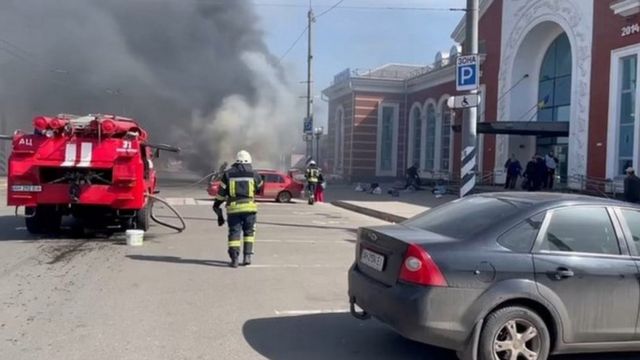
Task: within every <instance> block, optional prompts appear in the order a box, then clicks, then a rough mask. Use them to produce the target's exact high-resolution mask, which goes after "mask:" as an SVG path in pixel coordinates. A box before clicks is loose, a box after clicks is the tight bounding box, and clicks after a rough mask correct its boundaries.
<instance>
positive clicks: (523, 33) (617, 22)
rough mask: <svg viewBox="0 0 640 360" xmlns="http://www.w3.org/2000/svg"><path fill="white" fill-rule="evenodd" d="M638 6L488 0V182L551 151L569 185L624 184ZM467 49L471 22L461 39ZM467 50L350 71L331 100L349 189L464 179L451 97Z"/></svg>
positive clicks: (483, 127) (331, 137) (483, 132)
mask: <svg viewBox="0 0 640 360" xmlns="http://www.w3.org/2000/svg"><path fill="white" fill-rule="evenodd" d="M639 12H640V0H615V1H610V0H528V1H519V0H481V3H480V27H479V28H480V30H479V39H480V52H481V58H482V65H481V73H482V76H481V95H482V98H483V101H482V104H481V107H480V109H479V111H478V114H479V116H478V122H479V124H478V131H479V133H480V135H479V137H478V139H479V140H478V141H479V143H478V146H479V150H480V151H479V159H478V171H479V172H480V173H482V178H485V179H486V178H490V179H492V180H495V181H497V182H500V181H502V180H503V176H502V170H503V164H504V162H505V161H506V160H507V158H508V157H509V155H510V154H515V155H516V156H517V157H518V158H519V159H520V161H521V162H525V161H526V160H528V159H529V158H530V157H531V156H532V155H534V154H535V153H547V152H549V151H554V152H555V153H556V155H557V157H558V158H559V160H560V166H559V174H560V175H561V177H562V181H563V182H565V183H567V184H568V185H569V186H570V187H574V188H578V187H580V186H584V181H585V179H594V180H597V179H600V180H604V179H612V180H615V179H620V178H621V176H622V174H623V172H624V169H625V168H626V167H628V166H634V167H636V168H637V167H640V118H638V117H639V116H640V112H638V111H636V106H637V105H636V104H640V99H638V96H639V94H640V93H639V92H638V91H637V79H638V76H640V66H639V64H638V57H640V16H639ZM452 39H453V42H452V43H454V44H462V43H463V42H464V21H461V22H460V24H459V25H458V26H457V27H456V29H454V30H453V34H452ZM459 53H460V47H459V46H458V45H454V46H452V47H451V49H450V50H449V51H443V52H440V53H438V54H436V58H435V63H434V64H432V65H429V66H412V65H398V64H390V65H384V66H381V67H380V68H378V69H374V70H370V71H351V70H346V71H344V72H342V73H340V74H338V75H336V77H335V79H334V82H333V84H332V85H331V86H330V87H329V88H327V89H325V90H324V94H325V96H326V97H328V99H329V114H330V115H329V119H328V120H329V121H328V124H329V129H328V139H327V141H328V144H329V146H328V149H327V150H328V151H327V152H328V154H327V155H328V158H329V159H331V162H330V168H331V170H333V172H335V173H338V174H342V175H343V176H344V177H346V178H347V179H349V180H352V181H355V180H369V179H376V178H398V177H402V176H403V174H404V170H405V169H406V168H407V167H408V166H409V164H412V163H414V162H417V163H419V165H420V168H421V170H422V173H423V174H425V175H426V176H427V177H434V178H452V179H455V178H457V177H458V173H459V167H460V164H459V158H460V156H459V154H460V141H461V137H460V132H459V128H460V124H461V118H462V116H461V114H456V113H454V112H452V111H451V110H449V109H448V107H447V106H446V100H447V98H448V97H449V96H451V95H455V94H456V90H455V83H454V81H455V66H454V64H455V57H456V56H458V54H459Z"/></svg>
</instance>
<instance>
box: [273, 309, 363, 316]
mask: <svg viewBox="0 0 640 360" xmlns="http://www.w3.org/2000/svg"><path fill="white" fill-rule="evenodd" d="M274 312H275V314H276V315H317V314H345V313H346V314H348V313H349V312H350V311H349V309H328V310H274Z"/></svg>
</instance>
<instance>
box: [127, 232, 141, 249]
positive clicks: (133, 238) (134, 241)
mask: <svg viewBox="0 0 640 360" xmlns="http://www.w3.org/2000/svg"><path fill="white" fill-rule="evenodd" d="M125 234H126V235H127V245H128V246H142V243H143V241H144V231H142V230H127V231H126V232H125Z"/></svg>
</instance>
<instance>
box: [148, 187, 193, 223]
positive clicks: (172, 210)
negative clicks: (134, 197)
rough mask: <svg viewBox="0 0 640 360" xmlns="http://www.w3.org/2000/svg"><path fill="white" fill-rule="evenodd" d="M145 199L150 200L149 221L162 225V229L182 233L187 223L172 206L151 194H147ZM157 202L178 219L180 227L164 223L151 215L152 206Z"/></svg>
mask: <svg viewBox="0 0 640 360" xmlns="http://www.w3.org/2000/svg"><path fill="white" fill-rule="evenodd" d="M147 197H148V198H149V199H150V201H151V206H150V207H149V208H150V212H151V213H150V217H151V220H153V221H155V222H156V223H157V224H159V225H162V226H164V227H167V228H169V229H173V230H175V231H177V232H183V231H185V230H186V229H187V223H186V222H185V221H184V218H183V217H182V215H180V213H179V212H178V210H176V208H174V207H173V206H171V204H169V202H168V201H166V200H164V199H163V198H160V197H157V196H154V195H151V194H147ZM156 201H157V202H159V203H161V204H163V205H165V206H166V207H167V208H168V209H169V210H171V212H172V213H174V214H175V216H176V217H177V218H178V220H179V221H180V223H181V226H176V225H173V224H169V223H167V222H164V221H162V220H160V219H159V218H158V217H157V216H155V214H154V213H153V205H154V203H155V202H156Z"/></svg>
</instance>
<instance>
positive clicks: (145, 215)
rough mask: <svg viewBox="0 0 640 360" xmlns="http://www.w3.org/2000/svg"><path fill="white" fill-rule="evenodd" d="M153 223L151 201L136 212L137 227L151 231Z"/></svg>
mask: <svg viewBox="0 0 640 360" xmlns="http://www.w3.org/2000/svg"><path fill="white" fill-rule="evenodd" d="M150 223H151V201H148V202H147V205H145V207H143V208H142V209H140V210H138V212H137V213H136V229H138V230H143V231H149V225H150Z"/></svg>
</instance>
